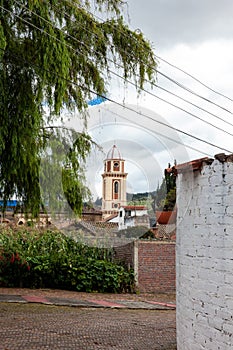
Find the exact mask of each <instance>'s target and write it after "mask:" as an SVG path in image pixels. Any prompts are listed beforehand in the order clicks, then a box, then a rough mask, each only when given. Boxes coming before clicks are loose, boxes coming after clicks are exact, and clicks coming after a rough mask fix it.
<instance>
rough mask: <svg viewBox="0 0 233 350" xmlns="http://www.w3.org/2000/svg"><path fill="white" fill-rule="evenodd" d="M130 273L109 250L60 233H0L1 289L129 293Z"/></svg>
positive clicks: (31, 231)
mask: <svg viewBox="0 0 233 350" xmlns="http://www.w3.org/2000/svg"><path fill="white" fill-rule="evenodd" d="M133 281H134V276H133V272H132V270H127V269H126V268H125V267H124V266H123V265H120V264H116V263H115V262H114V261H113V258H112V252H111V250H107V249H101V248H97V247H88V246H86V245H84V244H81V243H79V242H75V241H74V240H73V239H72V238H69V237H67V236H65V235H64V234H63V233H61V232H59V231H49V230H48V231H44V232H41V231H37V230H35V229H34V230H33V229H31V230H30V228H27V230H26V229H22V230H17V231H14V230H11V229H7V230H6V229H2V230H0V286H6V287H22V286H23V287H29V288H42V287H43V288H60V289H69V290H77V291H86V292H92V291H96V292H122V291H124V292H126V291H127V292H130V291H132V290H133Z"/></svg>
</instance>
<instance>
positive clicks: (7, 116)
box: [0, 0, 156, 214]
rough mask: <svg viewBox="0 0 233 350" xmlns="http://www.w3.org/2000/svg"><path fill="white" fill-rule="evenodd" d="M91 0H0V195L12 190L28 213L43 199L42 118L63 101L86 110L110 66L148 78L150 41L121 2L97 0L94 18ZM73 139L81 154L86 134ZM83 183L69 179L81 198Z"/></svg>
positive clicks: (53, 115)
mask: <svg viewBox="0 0 233 350" xmlns="http://www.w3.org/2000/svg"><path fill="white" fill-rule="evenodd" d="M91 6H93V4H91V1H90V2H89V1H88V0H72V1H71V0H59V1H57V0H47V1H42V0H18V1H17V0H0V191H1V193H0V196H1V197H2V198H3V199H4V201H6V200H7V199H9V198H10V197H11V196H13V195H16V196H17V197H18V198H21V200H22V201H23V203H24V207H25V209H26V210H29V211H31V212H32V213H34V214H37V213H38V210H39V207H40V204H41V193H40V186H39V172H40V163H41V154H42V151H43V149H44V148H45V147H46V142H47V140H48V137H49V136H51V134H52V133H51V132H50V133H48V132H47V129H46V126H47V125H48V123H49V125H51V123H53V122H54V120H57V118H58V116H61V111H62V109H63V108H65V109H66V110H68V111H70V110H72V109H74V108H77V109H78V110H79V111H80V112H82V111H84V110H85V108H86V107H87V102H86V101H88V99H90V96H91V92H93V91H94V92H95V93H96V94H97V95H100V96H102V95H104V94H106V92H107V88H106V86H107V83H109V79H110V75H111V74H110V71H111V69H112V67H114V65H115V67H116V66H117V67H118V68H119V66H120V67H121V68H120V70H121V74H122V76H123V77H124V79H133V81H134V83H135V85H136V87H137V89H139V90H140V88H141V87H142V86H143V84H144V82H145V79H148V80H150V81H151V80H152V79H153V72H154V68H155V66H156V62H155V59H154V55H153V52H152V49H151V46H150V44H149V42H148V41H147V40H146V39H145V38H144V36H143V35H142V33H138V32H137V31H132V30H130V29H129V27H128V26H127V24H125V22H124V20H123V16H122V10H123V9H122V6H123V1H122V0H95V9H96V10H98V13H101V12H102V13H104V14H106V13H107V14H108V16H107V17H106V15H105V18H106V20H100V19H97V17H95V16H94V15H93V14H92V12H91V9H93V8H92V7H91ZM45 104H46V106H47V107H48V109H49V111H50V113H49V116H45V112H44V107H43V106H44V105H45ZM51 130H52V129H51ZM78 143H79V147H74V148H73V149H72V150H71V152H70V156H71V158H72V159H74V154H75V152H80V150H82V152H84V153H83V160H85V157H86V155H87V154H88V152H89V151H90V143H91V140H90V139H89V137H88V135H86V134H85V133H84V134H83V135H80V137H79V141H78ZM70 163H71V164H72V162H70ZM75 173H78V169H77V164H76V168H75V172H72V174H75ZM67 176H68V173H66V174H64V178H65V179H66V181H65V182H66V183H72V181H71V177H69V176H68V178H69V180H68V178H67ZM83 182H84V178H83V177H80V178H79V180H78V181H76V183H75V186H74V188H75V189H76V190H78V189H79V190H78V191H77V193H79V196H80V197H79V199H78V203H79V204H80V202H81V201H82V192H83V191H81V188H82V186H83ZM79 186H80V187H79ZM71 188H72V185H71ZM74 188H73V189H74ZM66 191H67V195H68V194H69V192H70V191H69V189H68V188H67V187H66ZM78 208H79V209H78V211H79V212H80V210H81V209H80V208H81V206H80V205H78Z"/></svg>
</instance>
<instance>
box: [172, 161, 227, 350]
mask: <svg viewBox="0 0 233 350" xmlns="http://www.w3.org/2000/svg"><path fill="white" fill-rule="evenodd" d="M177 203H178V215H177V219H178V221H177V257H176V258H177V259H176V264H177V348H178V350H230V349H231V350H232V349H233V163H231V162H225V163H221V162H219V161H218V160H214V162H213V163H212V164H211V165H204V166H203V169H202V170H201V172H200V171H195V172H192V171H190V172H187V173H183V174H178V177H177Z"/></svg>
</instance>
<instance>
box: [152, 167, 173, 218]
mask: <svg viewBox="0 0 233 350" xmlns="http://www.w3.org/2000/svg"><path fill="white" fill-rule="evenodd" d="M175 204H176V175H175V174H174V172H166V171H165V177H164V178H163V181H162V183H161V185H160V186H158V188H157V191H156V193H155V209H157V210H164V211H171V210H173V209H174V207H175Z"/></svg>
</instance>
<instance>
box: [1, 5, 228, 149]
mask: <svg viewBox="0 0 233 350" xmlns="http://www.w3.org/2000/svg"><path fill="white" fill-rule="evenodd" d="M0 7H1V6H0ZM0 50H1V51H3V52H4V51H5V49H4V48H0ZM14 57H17V58H19V57H18V56H16V55H14ZM21 60H22V58H21ZM23 61H24V62H25V63H27V64H30V65H31V66H34V67H37V68H39V69H41V70H44V71H47V72H50V71H49V70H48V69H45V68H44V67H41V66H39V65H37V64H35V63H32V62H29V61H27V60H25V59H23ZM50 73H51V72H50ZM56 75H58V76H59V77H60V78H61V79H63V80H65V81H67V82H69V83H71V84H73V85H75V86H77V87H79V88H82V89H84V90H86V91H88V92H90V93H92V94H96V95H97V94H98V93H97V92H96V91H94V90H92V89H89V88H87V87H85V86H83V85H80V84H78V83H76V82H74V81H72V80H70V79H68V78H65V77H63V76H61V75H59V74H56ZM98 95H99V96H100V97H102V98H104V99H105V100H107V101H109V102H112V103H114V104H116V105H117V106H120V107H123V108H125V109H127V110H129V111H131V112H133V113H135V114H137V115H139V116H143V117H145V118H147V119H149V120H151V121H153V122H155V123H157V124H160V125H163V126H165V127H167V128H169V129H171V130H174V131H176V132H178V133H181V134H184V135H186V136H189V137H191V138H193V139H195V140H197V141H200V142H203V143H205V144H207V145H209V146H212V147H214V148H218V149H220V150H222V151H226V152H228V153H233V152H232V151H230V150H228V149H226V148H223V147H220V146H218V145H216V144H213V143H211V142H209V141H206V140H203V139H201V138H199V137H197V136H194V135H191V134H189V133H187V132H185V131H182V130H180V129H178V128H175V127H173V126H171V125H169V124H167V123H165V122H162V121H159V120H156V119H154V118H152V117H150V116H149V115H146V114H144V113H139V112H138V111H136V110H135V109H133V108H131V107H128V106H125V105H123V104H121V103H120V102H117V101H115V100H113V99H111V98H109V97H106V96H104V95H101V94H98Z"/></svg>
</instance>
